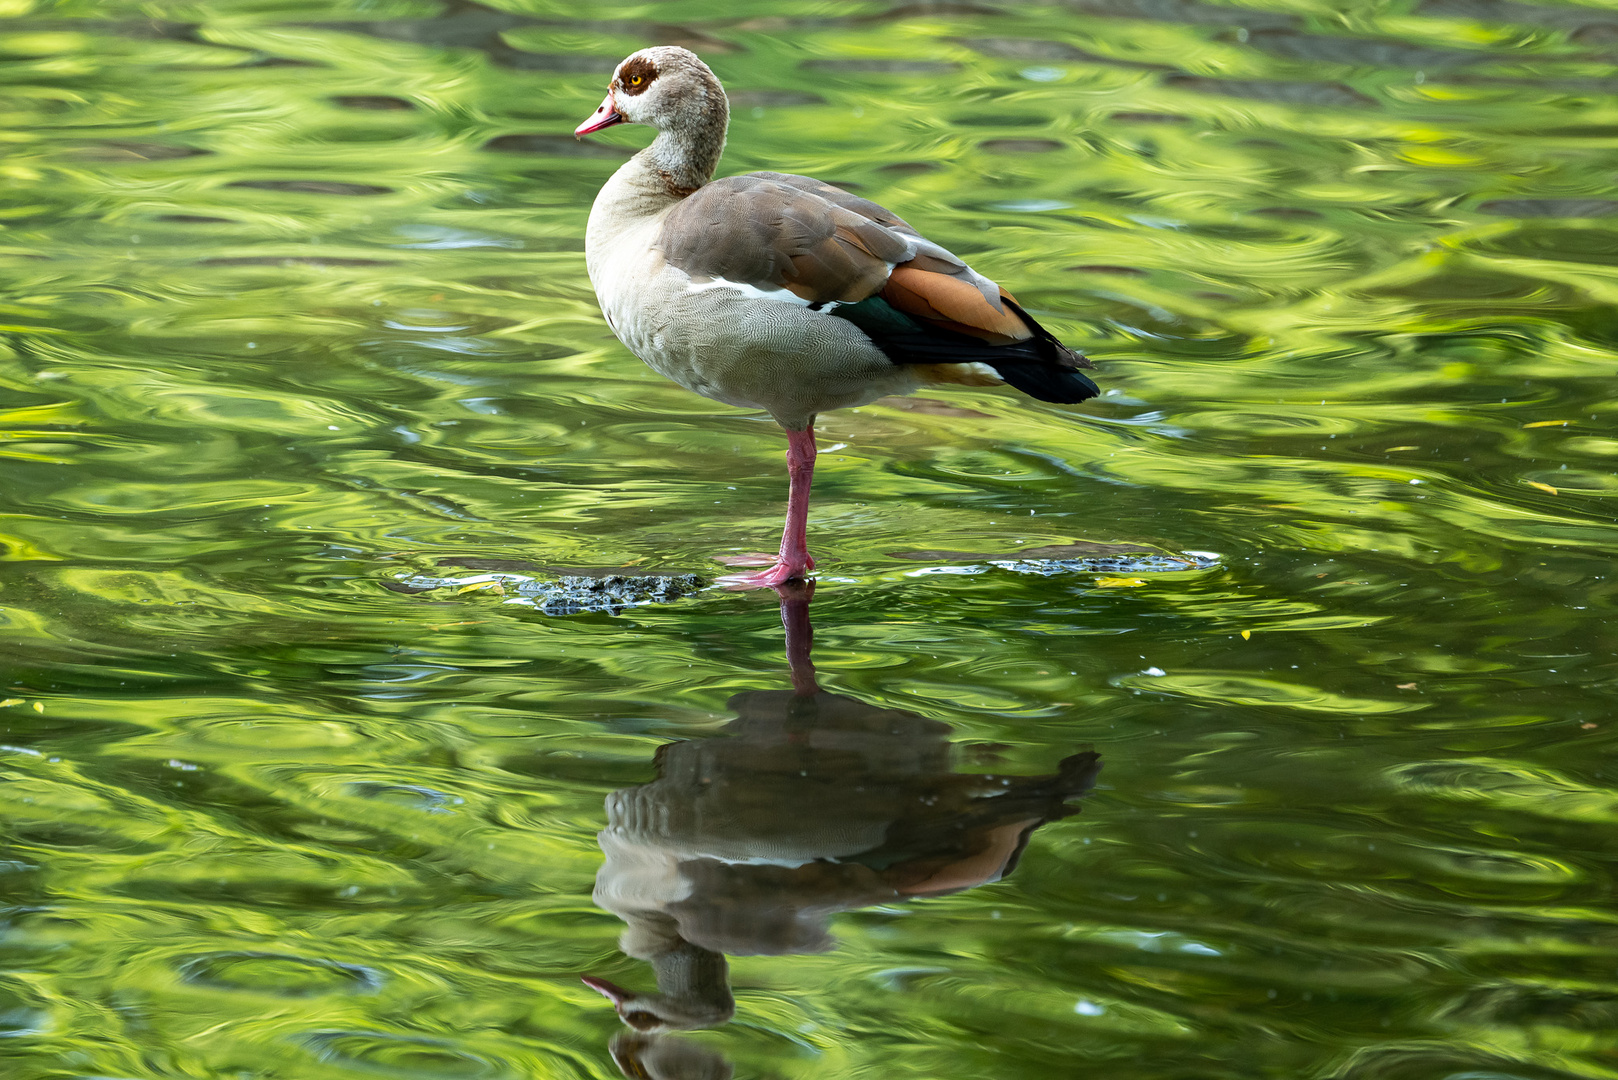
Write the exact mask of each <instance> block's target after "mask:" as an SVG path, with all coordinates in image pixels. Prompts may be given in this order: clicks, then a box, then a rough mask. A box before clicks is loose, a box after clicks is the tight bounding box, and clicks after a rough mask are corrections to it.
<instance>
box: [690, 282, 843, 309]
mask: <svg viewBox="0 0 1618 1080" xmlns="http://www.w3.org/2000/svg"><path fill="white" fill-rule="evenodd" d="M709 289H735V290H736V291H737V292H739V293H741V294H742V295H743V296H745V297H746V298H747V299H749V300H774V301H775V302H776V303H778V304H797V305H798V306H799V307H808V306H809V301H808V300H805V299H804V298H803V297H801V296H799V295H798V294H797V293H795V292H792V291H791V290H790V289H761V288H759V287H758V286H757V285H749V284H747V283H746V282H745V281H731V280H729V279H727V278H722V277H716V278H709V279H708V280H707V281H695V280H692V281H689V282H687V284H686V287H685V290H686V292H692V293H700V292H707V291H708V290H709ZM833 306H834V304H833V303H827V304H825V305H824V306H822V307H821V308H819V309H818V310H821V311H826V310H830V309H831V308H832V307H833Z"/></svg>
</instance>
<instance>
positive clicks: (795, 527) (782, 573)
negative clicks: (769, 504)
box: [719, 422, 815, 589]
mask: <svg viewBox="0 0 1618 1080" xmlns="http://www.w3.org/2000/svg"><path fill="white" fill-rule="evenodd" d="M787 476H788V477H789V479H790V482H791V487H790V488H789V490H788V494H787V523H786V528H784V529H782V530H781V551H780V553H779V554H778V555H776V557H775V562H774V564H772V565H771V566H770V568H769V569H768V570H760V571H759V572H758V573H756V574H730V575H727V576H726V577H722V578H720V579H719V582H720V584H722V585H730V586H733V587H740V588H744V589H762V588H774V587H775V586H777V585H781V584H783V583H785V582H788V581H802V580H804V578H805V576H806V575H807V574H808V573H809V571H811V570H813V569H814V568H815V560H814V559H812V558H811V557H810V556H809V485H810V484H812V483H813V482H814V478H815V425H814V423H813V422H811V423H810V424H809V426H808V427H807V428H804V429H803V430H802V431H788V432H787Z"/></svg>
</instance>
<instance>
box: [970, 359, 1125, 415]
mask: <svg viewBox="0 0 1618 1080" xmlns="http://www.w3.org/2000/svg"><path fill="white" fill-rule="evenodd" d="M988 363H989V365H990V366H991V367H993V368H994V370H995V374H997V375H999V376H1000V377H1001V378H1002V379H1004V380H1006V382H1007V383H1009V384H1010V385H1012V386H1015V387H1016V388H1017V389H1018V390H1021V391H1022V392H1023V393H1025V394H1027V395H1028V396H1029V397H1031V398H1038V399H1039V400H1040V401H1054V402H1055V403H1057V404H1058V405H1077V404H1078V403H1079V402H1081V401H1089V400H1090V399H1091V398H1093V397H1095V396H1096V395H1097V394H1099V393H1101V387H1099V386H1097V385H1096V384H1095V383H1093V382H1091V381H1090V380H1089V379H1088V378H1086V377H1085V376H1084V375H1082V374H1080V373H1079V372H1077V371H1073V370H1072V369H1070V368H1062V367H1057V366H1056V365H1055V364H1052V363H1050V362H1049V361H1045V362H1040V361H1030V360H1012V361H1007V360H990V361H988Z"/></svg>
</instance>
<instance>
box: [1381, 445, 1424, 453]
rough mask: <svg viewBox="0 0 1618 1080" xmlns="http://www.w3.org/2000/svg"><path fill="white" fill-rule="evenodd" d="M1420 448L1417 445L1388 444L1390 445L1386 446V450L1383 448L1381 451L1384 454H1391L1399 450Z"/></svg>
mask: <svg viewBox="0 0 1618 1080" xmlns="http://www.w3.org/2000/svg"><path fill="white" fill-rule="evenodd" d="M1420 449H1421V447H1419V446H1390V447H1388V448H1387V449H1386V450H1384V451H1382V452H1383V453H1384V454H1393V453H1397V452H1398V451H1400V450H1420Z"/></svg>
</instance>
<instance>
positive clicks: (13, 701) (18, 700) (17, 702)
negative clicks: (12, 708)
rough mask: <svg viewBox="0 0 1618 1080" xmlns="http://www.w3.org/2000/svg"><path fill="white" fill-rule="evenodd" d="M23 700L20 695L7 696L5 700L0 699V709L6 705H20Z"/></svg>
mask: <svg viewBox="0 0 1618 1080" xmlns="http://www.w3.org/2000/svg"><path fill="white" fill-rule="evenodd" d="M23 701H24V699H23V698H20V697H8V698H6V700H4V701H0V709H3V708H5V707H6V706H7V705H21V704H23Z"/></svg>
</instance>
